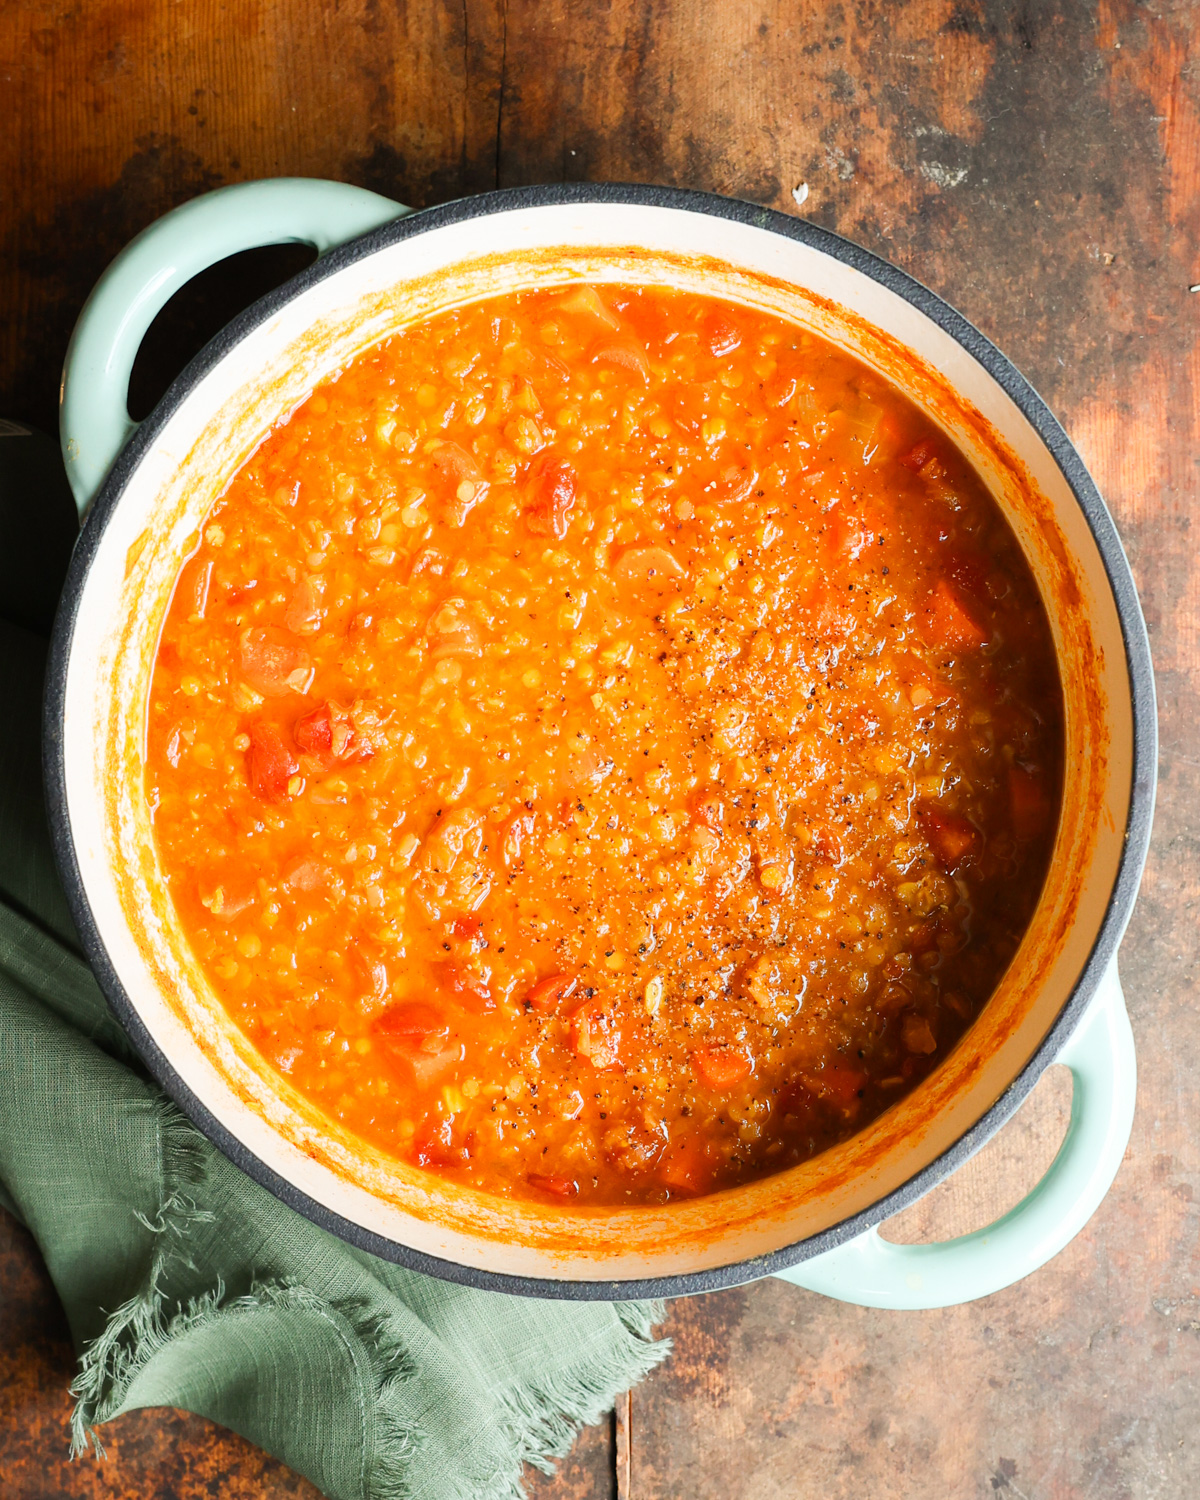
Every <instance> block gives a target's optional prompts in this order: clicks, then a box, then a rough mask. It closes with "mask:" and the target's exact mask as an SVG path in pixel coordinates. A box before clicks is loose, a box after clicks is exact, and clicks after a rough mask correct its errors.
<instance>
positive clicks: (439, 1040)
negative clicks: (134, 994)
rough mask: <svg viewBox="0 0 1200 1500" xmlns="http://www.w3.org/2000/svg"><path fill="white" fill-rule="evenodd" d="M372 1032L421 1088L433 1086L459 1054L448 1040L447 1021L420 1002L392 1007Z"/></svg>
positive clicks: (406, 1002) (458, 1057)
mask: <svg viewBox="0 0 1200 1500" xmlns="http://www.w3.org/2000/svg"><path fill="white" fill-rule="evenodd" d="M373 1029H374V1032H375V1035H376V1036H377V1037H378V1038H379V1040H380V1041H381V1042H382V1043H383V1045H384V1046H385V1047H386V1048H387V1050H388V1052H390V1053H391V1055H392V1056H393V1057H394V1058H396V1059H397V1060H398V1061H400V1062H403V1063H407V1064H408V1067H409V1068H410V1069H411V1070H412V1075H413V1078H414V1079H415V1080H416V1082H417V1084H418V1086H419V1087H421V1088H428V1087H430V1085H432V1084H434V1083H437V1081H438V1080H439V1079H440V1078H442V1077H444V1076H445V1074H447V1073H448V1072H449V1071H450V1069H451V1068H452V1067H453V1066H454V1064H455V1063H456V1062H458V1061H459V1060H460V1058H461V1055H462V1048H461V1046H460V1045H459V1044H457V1043H455V1042H452V1041H451V1040H450V1025H449V1022H448V1021H447V1020H446V1019H445V1017H444V1016H443V1015H442V1014H441V1012H440V1011H437V1010H435V1009H434V1008H433V1006H432V1005H426V1004H425V1002H424V1001H422V1000H406V1001H403V1002H402V1003H401V1004H399V1005H393V1006H392V1007H391V1009H390V1010H385V1011H384V1013H383V1014H382V1015H381V1016H380V1017H378V1019H377V1020H376V1022H375V1025H374V1028H373Z"/></svg>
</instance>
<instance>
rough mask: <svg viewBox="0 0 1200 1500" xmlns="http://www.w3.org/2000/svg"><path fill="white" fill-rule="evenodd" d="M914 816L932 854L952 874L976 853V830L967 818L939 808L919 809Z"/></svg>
mask: <svg viewBox="0 0 1200 1500" xmlns="http://www.w3.org/2000/svg"><path fill="white" fill-rule="evenodd" d="M917 816H918V818H919V820H920V823H921V827H922V828H923V829H924V831H925V837H926V838H927V839H928V840H929V842H930V844H931V845H932V846H933V851H934V853H935V854H936V855H937V857H938V858H939V859H940V860H941V862H942V863H943V864H944V865H945V866H946V868H947V869H948V870H949V871H950V872H951V873H953V872H954V871H955V870H957V869H958V867H959V865H961V864H963V863H964V862H965V861H966V860H967V859H969V858H970V856H971V855H972V854H974V853H976V852H977V850H978V848H979V830H978V829H977V828H976V827H975V825H974V823H972V822H971V821H970V819H969V818H964V817H963V816H962V815H961V814H960V813H954V812H946V811H944V810H943V809H942V808H940V807H925V808H922V809H921V810H920V811H919V812H918V815H917Z"/></svg>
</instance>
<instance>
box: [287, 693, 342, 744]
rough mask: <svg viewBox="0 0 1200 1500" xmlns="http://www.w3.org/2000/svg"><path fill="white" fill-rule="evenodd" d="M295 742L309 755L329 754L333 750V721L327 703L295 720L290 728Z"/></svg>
mask: <svg viewBox="0 0 1200 1500" xmlns="http://www.w3.org/2000/svg"><path fill="white" fill-rule="evenodd" d="M292 733H293V734H294V735H295V737H296V743H297V745H299V746H300V748H301V750H304V751H306V752H307V753H308V754H309V755H329V754H330V753H331V752H332V750H333V721H332V717H331V714H330V706H329V704H328V703H322V704H321V706H320V708H314V709H313V711H312V713H310V714H305V716H304V717H303V718H302V719H297V720H296V727H295V728H294V729H293V730H292Z"/></svg>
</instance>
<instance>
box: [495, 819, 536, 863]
mask: <svg viewBox="0 0 1200 1500" xmlns="http://www.w3.org/2000/svg"><path fill="white" fill-rule="evenodd" d="M536 822H537V816H536V814H535V813H533V812H531V811H530V810H529V809H528V808H526V809H524V810H523V811H521V812H515V813H513V815H512V817H511V818H509V820H508V822H507V823H505V825H504V832H503V833H502V834H501V837H500V847H501V849H502V850H503V853H504V863H505V864H506V865H515V864H517V863H518V862H519V861H520V859H521V853H522V850H523V849H524V848H525V845H526V843H527V841H528V839H529V837H530V835H531V834H532V833H533V828H534V824H535V823H536Z"/></svg>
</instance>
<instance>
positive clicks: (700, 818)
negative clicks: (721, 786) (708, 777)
mask: <svg viewBox="0 0 1200 1500" xmlns="http://www.w3.org/2000/svg"><path fill="white" fill-rule="evenodd" d="M692 817H693V818H695V819H696V821H697V822H698V823H702V824H703V825H704V827H705V828H710V829H711V830H712V831H713V833H720V831H721V829H722V828H723V827H724V826H725V804H724V803H723V802H722V801H721V798H720V796H719V794H718V793H717V791H716V789H715V788H713V787H704V788H703V789H702V790H701V791H698V792H697V793H696V794H695V796H694V797H693V798H692Z"/></svg>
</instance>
